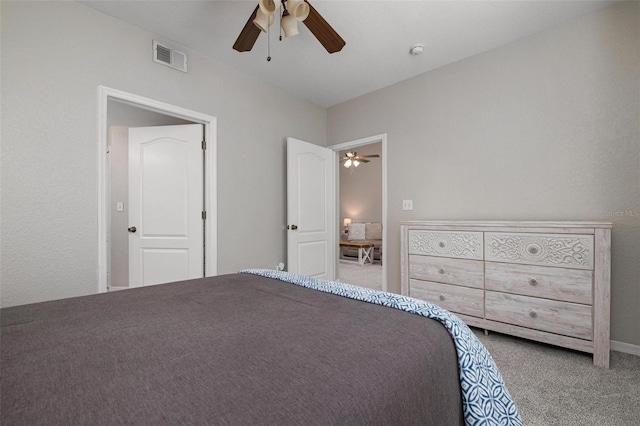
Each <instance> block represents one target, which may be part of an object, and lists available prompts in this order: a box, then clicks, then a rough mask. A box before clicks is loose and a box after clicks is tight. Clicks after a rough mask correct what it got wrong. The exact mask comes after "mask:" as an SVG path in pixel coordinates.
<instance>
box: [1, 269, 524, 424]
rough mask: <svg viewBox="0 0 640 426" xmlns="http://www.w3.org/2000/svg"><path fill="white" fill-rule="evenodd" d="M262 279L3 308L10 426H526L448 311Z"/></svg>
mask: <svg viewBox="0 0 640 426" xmlns="http://www.w3.org/2000/svg"><path fill="white" fill-rule="evenodd" d="M248 272H250V273H240V274H230V275H221V276H218V277H211V278H203V279H198V280H192V281H185V282H178V283H170V284H163V285H158V286H153V287H143V288H137V289H131V290H127V291H120V292H114V293H106V294H99V295H93V296H85V297H76V298H71V299H64V300H58V301H52V302H44V303H37V304H32V305H24V306H17V307H11V308H4V309H2V310H1V311H0V314H1V324H2V335H1V348H0V354H1V359H0V373H1V380H2V382H1V393H0V399H1V406H0V423H1V424H7V425H8V424H11V425H18V424H24V425H27V424H28V425H36V424H48V425H56V424H65V425H87V424H91V425H107V424H109V425H112V424H131V425H145V424H153V425H159V424H168V425H169V424H170V425H173V424H234V425H235V424H278V425H284V424H433V425H435V424H446V425H455V424H465V423H466V424H516V425H517V424H521V420H520V417H519V415H518V412H517V410H516V408H515V404H514V403H513V401H512V400H511V397H510V396H509V393H508V391H507V390H506V387H505V386H504V383H503V382H502V378H501V377H500V374H499V372H498V371H497V369H495V364H494V363H493V360H492V359H491V357H490V355H488V353H487V352H486V350H485V349H484V347H482V345H481V344H480V342H478V341H477V339H475V336H473V334H472V333H471V332H470V331H469V329H468V327H466V325H464V324H462V323H460V322H458V320H457V319H456V317H455V316H453V315H452V314H450V313H448V312H447V311H444V310H442V309H440V308H438V307H436V306H434V305H430V304H428V303H426V302H421V301H418V300H416V299H411V298H408V297H404V296H399V295H394V294H391V293H383V292H378V291H375V290H370V289H364V288H361V287H355V286H350V285H345V284H340V283H334V282H328V281H319V280H315V279H313V278H309V277H302V276H297V275H294V274H288V273H281V272H280V273H279V272H275V271H248ZM367 302H369V303H367Z"/></svg>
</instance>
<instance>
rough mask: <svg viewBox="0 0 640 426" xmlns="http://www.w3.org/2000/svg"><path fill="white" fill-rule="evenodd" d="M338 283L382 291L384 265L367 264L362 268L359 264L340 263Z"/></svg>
mask: <svg viewBox="0 0 640 426" xmlns="http://www.w3.org/2000/svg"><path fill="white" fill-rule="evenodd" d="M336 281H340V282H343V283H348V284H353V285H359V286H361V287H368V288H373V289H375V290H382V265H380V264H379V263H374V264H369V263H367V264H366V265H362V266H360V265H358V264H357V263H351V262H345V261H339V262H338V279H337V280H336Z"/></svg>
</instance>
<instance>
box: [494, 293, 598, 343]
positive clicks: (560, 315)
mask: <svg viewBox="0 0 640 426" xmlns="http://www.w3.org/2000/svg"><path fill="white" fill-rule="evenodd" d="M485 315H486V318H487V319H489V320H493V321H500V322H504V323H508V324H514V325H519V326H522V327H527V328H533V329H536V330H542V331H547V332H550V333H555V334H561V335H564V336H571V337H576V338H578V339H586V340H592V339H593V332H592V326H591V306H587V305H580V304H577V303H569V302H558V301H555V300H548V299H540V298H537V297H529V296H518V295H514V294H507V293H499V292H495V291H487V292H485Z"/></svg>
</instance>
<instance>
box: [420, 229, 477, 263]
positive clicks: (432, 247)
mask: <svg viewBox="0 0 640 426" xmlns="http://www.w3.org/2000/svg"><path fill="white" fill-rule="evenodd" d="M482 249H483V245H482V232H453V231H422V230H416V229H413V230H410V231H409V254H424V255H428V256H443V257H454V258H457V259H475V260H482V257H483V254H482Z"/></svg>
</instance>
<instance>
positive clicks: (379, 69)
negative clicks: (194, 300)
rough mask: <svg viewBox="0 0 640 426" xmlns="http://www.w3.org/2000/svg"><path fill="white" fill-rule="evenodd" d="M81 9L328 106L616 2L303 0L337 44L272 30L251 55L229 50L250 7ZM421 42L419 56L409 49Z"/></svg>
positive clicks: (174, 4)
mask: <svg viewBox="0 0 640 426" xmlns="http://www.w3.org/2000/svg"><path fill="white" fill-rule="evenodd" d="M83 3H84V4H86V5H87V6H89V7H92V8H94V9H97V10H99V11H102V12H104V13H106V14H108V15H111V16H114V17H116V18H118V19H121V20H123V21H126V22H129V23H131V24H133V25H135V26H137V27H140V28H143V29H145V30H147V31H150V32H152V33H155V34H157V35H159V36H160V37H161V39H164V40H165V41H167V40H168V41H171V42H174V43H176V44H178V45H181V46H185V47H188V48H189V49H192V50H194V51H197V52H199V53H201V54H203V55H206V56H208V57H210V58H212V59H214V60H216V61H219V62H222V63H225V64H227V65H229V66H231V67H234V68H237V69H240V70H242V71H244V72H246V73H248V74H251V75H253V76H256V77H257V78H259V79H261V80H264V81H266V82H268V83H271V84H274V85H276V86H278V87H281V88H283V89H285V90H288V91H289V92H291V93H293V94H294V95H296V96H299V97H301V98H304V99H307V100H309V101H311V102H313V103H315V104H317V105H320V106H323V107H329V106H332V105H335V104H338V103H341V102H344V101H346V100H349V99H352V98H355V97H357V96H360V95H362V94H365V93H369V92H372V91H374V90H377V89H380V88H382V87H385V86H389V85H391V84H393V83H397V82H399V81H402V80H405V79H407V78H410V77H413V76H415V75H418V74H421V73H424V72H426V71H429V70H431V69H434V68H437V67H440V66H443V65H446V64H448V63H452V62H455V61H459V60H461V59H464V58H467V57H469V56H472V55H476V54H478V53H481V52H484V51H487V50H489V49H492V48H494V47H497V46H500V45H504V44H507V43H510V42H512V41H514V40H517V39H519V38H522V37H525V36H527V35H530V34H534V33H536V32H540V31H542V30H544V29H546V28H549V27H552V26H554V25H557V24H559V23H561V22H564V21H566V20H569V19H571V18H574V17H577V16H581V15H585V14H588V13H591V12H593V11H596V10H599V9H602V8H604V7H607V6H610V5H612V4H613V3H615V2H614V1H580V0H573V1H572V0H569V1H566V0H565V1H495V0H494V1H399V0H398V1H364V0H360V1H348V0H347V1H323V0H310V3H311V4H313V6H314V7H315V8H316V10H317V11H318V12H319V13H320V14H321V15H322V16H323V17H324V18H325V19H326V20H327V21H328V22H329V24H331V26H333V28H334V29H335V30H336V31H337V32H338V33H339V34H340V35H341V36H342V38H344V40H345V41H346V43H347V44H346V46H345V47H344V49H342V51H341V52H338V53H334V54H331V55H330V54H328V53H327V52H326V50H324V48H323V47H322V45H320V43H319V42H318V41H317V40H316V39H315V38H314V36H313V34H311V33H310V32H309V30H308V29H307V28H306V27H305V26H304V24H300V25H299V29H300V34H299V35H298V36H296V37H291V38H283V40H282V41H278V35H279V28H278V26H277V23H278V22H277V21H276V24H275V25H274V26H273V27H272V31H271V34H270V37H271V38H270V44H271V57H272V60H271V61H270V62H267V60H266V57H267V39H268V37H267V34H265V33H262V34H261V35H260V37H259V38H258V41H257V43H256V45H255V46H254V48H253V50H252V51H250V52H244V53H240V52H236V51H235V50H233V49H232V46H233V43H234V42H235V40H236V38H237V36H238V34H239V33H240V30H241V29H242V27H243V26H244V24H245V23H246V21H247V19H248V18H249V16H250V15H251V13H252V12H253V9H254V8H255V6H256V5H257V0H256V1H244V0H236V1H211V0H210V1H87V2H83ZM416 43H422V44H424V46H425V50H424V53H423V54H422V55H421V56H411V55H410V54H409V48H410V47H411V46H412V45H414V44H416Z"/></svg>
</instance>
